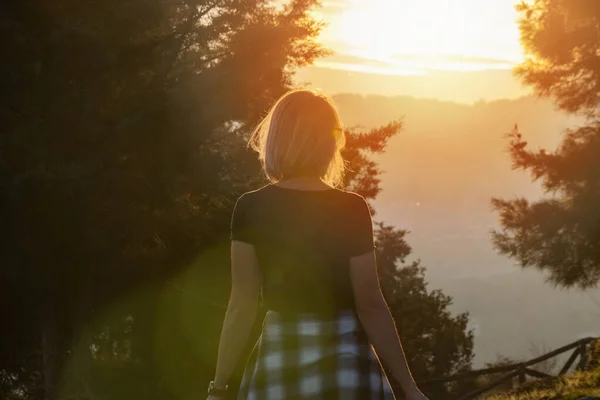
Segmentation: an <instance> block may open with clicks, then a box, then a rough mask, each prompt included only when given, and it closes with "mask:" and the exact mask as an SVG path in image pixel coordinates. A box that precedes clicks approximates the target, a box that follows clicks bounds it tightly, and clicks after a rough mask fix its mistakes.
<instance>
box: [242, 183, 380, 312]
mask: <svg viewBox="0 0 600 400" xmlns="http://www.w3.org/2000/svg"><path fill="white" fill-rule="evenodd" d="M232 239H233V240H239V241H242V242H246V243H250V244H252V245H253V246H254V248H255V250H256V254H257V257H258V261H259V267H260V270H261V274H262V279H263V299H264V302H265V304H266V306H267V308H268V309H269V310H272V311H278V312H282V313H286V314H293V313H296V312H313V313H319V314H321V315H335V313H336V312H338V311H340V310H346V309H353V308H354V300H353V295H352V288H351V283H350V276H349V261H350V258H351V257H353V256H356V255H361V254H365V253H367V252H369V251H371V250H372V249H373V233H372V225H371V218H370V214H369V208H368V206H367V204H366V202H365V201H364V199H363V198H362V197H360V196H358V195H356V194H354V193H350V192H345V191H342V190H338V189H331V188H330V189H325V190H299V189H291V188H285V187H281V186H278V185H268V186H265V187H263V188H261V189H259V190H256V191H253V192H249V193H247V194H245V195H244V196H242V197H241V198H240V199H239V200H238V203H237V204H236V209H235V211H234V216H233V219H232Z"/></svg>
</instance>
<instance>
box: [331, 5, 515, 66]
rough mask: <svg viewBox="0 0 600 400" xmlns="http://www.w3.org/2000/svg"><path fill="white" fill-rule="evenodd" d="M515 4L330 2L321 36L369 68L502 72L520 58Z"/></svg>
mask: <svg viewBox="0 0 600 400" xmlns="http://www.w3.org/2000/svg"><path fill="white" fill-rule="evenodd" d="M517 2H518V0H454V1H450V0H337V1H330V2H325V4H324V7H325V13H324V14H323V16H324V19H325V22H327V23H328V27H327V28H326V29H325V31H324V32H323V36H322V38H323V41H324V43H325V44H326V45H329V46H330V47H332V48H333V50H334V51H336V53H337V54H338V57H339V55H343V56H345V57H346V58H347V59H348V60H349V59H354V60H355V61H358V60H362V61H361V63H363V64H364V65H369V64H370V65H372V68H379V69H382V68H389V69H390V70H392V71H393V70H399V71H407V70H412V71H415V72H416V71H423V70H465V71H467V70H483V69H508V68H510V67H512V66H513V65H514V64H515V63H517V62H519V61H520V60H521V58H522V53H521V48H520V45H519V31H518V27H517V13H516V11H515V9H514V5H515V4H516V3H517ZM328 8H329V10H327V9H328ZM328 62H329V63H331V61H328Z"/></svg>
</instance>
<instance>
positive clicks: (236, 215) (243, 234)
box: [230, 195, 253, 244]
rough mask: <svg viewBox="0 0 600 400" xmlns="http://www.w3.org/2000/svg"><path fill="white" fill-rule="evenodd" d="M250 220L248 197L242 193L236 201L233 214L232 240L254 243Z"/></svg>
mask: <svg viewBox="0 0 600 400" xmlns="http://www.w3.org/2000/svg"><path fill="white" fill-rule="evenodd" d="M250 222H251V221H250V215H249V207H248V198H247V196H246V195H242V196H241V197H240V198H239V199H238V200H237V202H236V203H235V207H234V208H233V214H232V216H231V236H230V238H231V240H237V241H240V242H246V243H250V244H252V242H253V240H252V231H251V225H250Z"/></svg>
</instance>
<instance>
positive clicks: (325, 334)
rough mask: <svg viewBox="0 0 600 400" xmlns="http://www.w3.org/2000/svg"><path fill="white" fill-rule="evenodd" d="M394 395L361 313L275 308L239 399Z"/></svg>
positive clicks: (347, 399)
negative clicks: (323, 314)
mask: <svg viewBox="0 0 600 400" xmlns="http://www.w3.org/2000/svg"><path fill="white" fill-rule="evenodd" d="M279 399H327V400H329V399H332V400H335V399H340V400H341V399H343V400H353V399H354V400H387V399H394V395H393V393H392V389H391V387H390V385H389V382H388V381H387V379H386V377H385V375H384V373H383V372H382V369H381V367H380V365H379V362H378V361H377V358H376V356H375V353H374V352H373V350H372V347H371V345H370V344H369V343H368V341H367V338H366V335H365V333H364V331H363V329H362V328H361V326H360V324H359V322H358V318H357V317H356V314H355V313H354V312H352V311H345V312H341V313H340V314H339V315H338V316H337V318H335V319H332V320H323V319H320V318H319V317H317V316H315V315H313V314H300V315H296V316H294V318H293V319H292V318H285V317H284V316H282V315H281V314H279V313H276V312H271V311H269V312H268V313H267V316H266V318H265V322H264V325H263V330H262V335H261V337H260V339H259V340H258V342H257V344H256V346H255V348H254V350H253V352H252V356H251V357H250V360H249V362H248V364H247V366H246V370H245V373H244V378H243V380H242V384H241V387H240V391H239V395H238V400H279Z"/></svg>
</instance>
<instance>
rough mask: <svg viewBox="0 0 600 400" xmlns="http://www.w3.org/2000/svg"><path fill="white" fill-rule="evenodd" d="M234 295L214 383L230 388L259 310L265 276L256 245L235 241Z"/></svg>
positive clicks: (220, 344) (230, 301) (226, 315)
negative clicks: (262, 275) (259, 262)
mask: <svg viewBox="0 0 600 400" xmlns="http://www.w3.org/2000/svg"><path fill="white" fill-rule="evenodd" d="M231 280H232V282H231V296H230V298H229V305H228V306H227V313H226V314H225V321H224V322H223V330H222V331H221V340H220V342H219V355H218V358H217V370H216V374H215V380H214V386H215V388H217V389H223V388H225V387H226V385H227V383H228V381H229V379H230V378H231V376H232V375H233V372H234V370H235V368H236V367H237V363H238V362H239V360H240V357H241V356H242V353H243V352H244V349H245V348H246V345H247V343H248V338H249V337H250V333H251V331H252V327H253V326H254V323H255V321H256V315H257V313H258V301H259V296H260V286H261V276H260V270H259V268H258V260H257V257H256V252H255V250H254V246H252V245H251V244H248V243H244V242H240V241H236V240H233V241H232V242H231Z"/></svg>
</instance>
